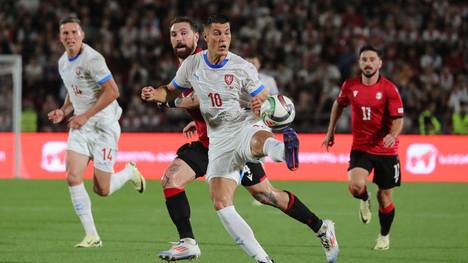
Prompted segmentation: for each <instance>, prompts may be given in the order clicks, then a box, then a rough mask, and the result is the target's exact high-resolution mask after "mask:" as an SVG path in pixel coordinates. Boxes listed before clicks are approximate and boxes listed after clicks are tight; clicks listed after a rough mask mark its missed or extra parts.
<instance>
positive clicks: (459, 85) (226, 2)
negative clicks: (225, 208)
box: [0, 0, 468, 134]
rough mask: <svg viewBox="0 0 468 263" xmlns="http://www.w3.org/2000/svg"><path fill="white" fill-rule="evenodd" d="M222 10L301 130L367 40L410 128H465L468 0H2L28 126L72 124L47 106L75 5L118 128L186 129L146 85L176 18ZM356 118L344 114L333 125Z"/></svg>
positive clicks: (2, 24)
mask: <svg viewBox="0 0 468 263" xmlns="http://www.w3.org/2000/svg"><path fill="white" fill-rule="evenodd" d="M216 12H220V13H224V14H227V15H228V16H229V17H230V18H231V19H232V23H231V30H232V33H233V44H232V51H233V52H235V53H238V54H239V55H242V56H256V57H258V58H259V59H260V61H261V64H262V66H261V69H260V71H261V72H264V73H266V74H269V75H271V76H273V77H274V78H275V80H276V82H277V84H278V87H279V90H280V92H281V93H283V94H285V95H287V96H290V97H291V98H292V99H293V101H294V102H295V105H296V112H297V113H296V121H295V122H294V126H295V128H297V130H298V131H300V132H325V131H326V127H327V124H328V118H329V111H330V108H331V104H332V103H333V100H334V99H335V98H336V96H337V95H338V93H339V89H340V85H341V83H342V82H343V81H344V79H346V78H349V77H352V76H355V75H357V74H358V73H359V71H358V67H357V60H356V59H357V54H356V53H357V50H358V49H359V47H361V46H362V45H363V44H364V43H370V44H373V45H375V46H376V47H378V48H380V49H382V50H383V68H382V74H383V75H385V76H386V77H388V78H389V79H391V80H392V81H393V82H394V83H396V84H397V86H398V88H399V90H400V94H401V96H402V98H403V102H404V105H405V116H406V119H405V129H404V133H424V134H437V133H455V134H460V133H464V134H467V133H468V115H467V112H468V79H467V72H468V67H467V63H466V62H467V61H468V51H467V50H468V43H467V41H466V39H467V38H466V36H467V35H468V4H467V3H466V2H465V1H443V0H440V1H423V0H421V1H411V0H407V1H403V0H397V1H371V0H350V1H332V0H322V1H309V0H296V1H293V0H236V1H231V0H222V1H212V0H198V1H181V0H179V1H177V0H133V1H126V0H69V1H62V0H49V1H39V0H22V1H21V0H20V1H14V0H2V1H0V54H20V55H22V59H23V113H24V115H25V120H29V122H28V123H26V127H29V128H28V129H31V130H37V131H64V130H66V126H65V125H59V126H55V125H52V124H50V123H49V122H48V121H47V112H49V111H50V110H52V109H54V108H56V107H59V106H60V105H61V104H62V102H63V99H64V97H65V95H66V90H65V88H64V87H63V84H62V82H61V80H60V76H59V74H58V72H57V61H58V58H59V57H60V56H61V55H62V54H63V52H64V49H63V47H62V46H61V44H60V42H59V40H58V21H59V20H60V18H62V17H63V16H66V15H68V14H70V13H75V14H76V15H77V16H78V17H79V18H80V19H81V21H82V26H83V29H84V30H85V32H86V38H85V42H87V43H89V44H90V45H91V46H92V47H94V48H95V49H96V50H98V51H99V52H101V54H102V55H104V57H105V58H106V60H107V63H108V66H109V68H110V69H111V71H112V73H113V76H114V78H115V80H116V82H117V84H118V86H119V88H120V90H121V96H120V98H119V102H120V105H121V106H122V108H123V109H124V114H123V117H122V119H121V124H122V130H123V131H174V132H179V131H181V129H182V127H183V126H184V124H186V123H187V122H188V121H189V120H190V119H189V117H188V115H186V114H185V112H184V111H182V110H160V109H157V108H156V107H155V106H154V105H151V104H147V103H144V102H142V101H141V100H140V97H139V93H140V90H141V88H142V87H144V86H146V85H153V86H158V85H161V84H165V83H168V82H169V81H170V80H171V79H172V77H173V76H174V74H175V72H176V70H177V60H176V59H175V58H174V55H173V52H172V49H171V46H170V40H169V22H170V20H171V19H172V18H174V17H175V16H179V15H187V16H190V17H193V18H195V21H197V22H199V24H200V25H201V23H202V22H203V21H204V20H205V19H206V18H207V17H208V15H209V14H212V13H216ZM200 45H201V46H202V47H204V46H205V45H204V43H202V41H201V42H200ZM0 81H1V82H0V92H1V96H0V127H1V128H0V130H8V129H9V128H8V127H10V130H11V114H10V113H9V111H10V112H11V88H8V87H7V86H9V85H10V84H9V83H8V80H7V79H6V78H5V77H2V78H0ZM346 114H347V115H349V112H347V113H346ZM349 125H350V120H349V118H346V117H344V118H341V120H340V123H339V125H338V130H339V131H341V132H349V131H350V126H349Z"/></svg>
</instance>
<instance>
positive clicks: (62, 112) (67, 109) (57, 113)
mask: <svg viewBox="0 0 468 263" xmlns="http://www.w3.org/2000/svg"><path fill="white" fill-rule="evenodd" d="M72 111H73V104H72V103H71V101H70V97H68V94H67V96H66V97H65V101H64V102H63V105H62V107H60V108H59V109H55V110H53V111H51V112H49V113H48V114H47V117H48V118H49V120H50V121H52V123H54V124H56V123H60V122H61V121H62V120H63V118H65V116H67V115H69V114H70V113H72Z"/></svg>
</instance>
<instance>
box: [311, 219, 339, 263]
mask: <svg viewBox="0 0 468 263" xmlns="http://www.w3.org/2000/svg"><path fill="white" fill-rule="evenodd" d="M317 237H318V238H319V239H320V242H321V243H322V247H323V250H324V251H325V257H326V258H327V262H328V263H333V262H335V261H336V259H337V258H338V254H339V252H340V248H339V246H338V241H337V240H336V236H335V223H333V222H332V221H331V220H328V219H327V220H323V224H322V227H320V230H319V231H318V235H317Z"/></svg>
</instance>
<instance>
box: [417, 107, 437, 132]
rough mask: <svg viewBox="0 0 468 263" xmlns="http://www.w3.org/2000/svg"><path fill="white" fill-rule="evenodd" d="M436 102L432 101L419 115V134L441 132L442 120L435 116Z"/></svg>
mask: <svg viewBox="0 0 468 263" xmlns="http://www.w3.org/2000/svg"><path fill="white" fill-rule="evenodd" d="M435 108H436V106H435V104H434V103H430V104H429V106H428V107H427V109H426V110H424V111H423V112H421V114H420V115H419V134H425V135H430V134H439V133H440V132H441V126H440V121H439V120H438V119H437V117H436V116H435Z"/></svg>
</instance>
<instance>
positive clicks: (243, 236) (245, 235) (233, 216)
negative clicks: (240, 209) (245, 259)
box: [216, 206, 268, 260]
mask: <svg viewBox="0 0 468 263" xmlns="http://www.w3.org/2000/svg"><path fill="white" fill-rule="evenodd" d="M216 212H217V213H218V217H219V219H220V220H221V223H223V225H224V228H225V229H226V231H227V232H228V233H229V234H230V235H231V237H232V238H233V239H234V240H235V241H236V243H237V244H238V245H239V246H240V247H241V248H242V250H244V251H245V253H247V255H249V256H250V257H255V259H256V260H264V259H265V258H267V257H268V255H267V253H266V252H265V250H263V248H262V246H260V244H259V243H258V241H257V240H256V239H255V236H254V233H253V231H252V229H251V228H250V226H249V225H248V224H247V223H246V222H245V221H244V219H243V218H242V217H241V216H240V215H239V214H238V213H237V211H236V209H235V208H234V206H228V207H226V208H223V209H221V210H218V211H216Z"/></svg>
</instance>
